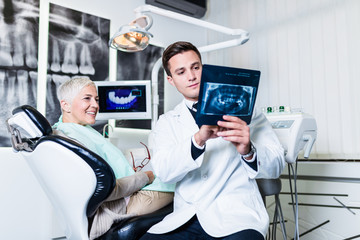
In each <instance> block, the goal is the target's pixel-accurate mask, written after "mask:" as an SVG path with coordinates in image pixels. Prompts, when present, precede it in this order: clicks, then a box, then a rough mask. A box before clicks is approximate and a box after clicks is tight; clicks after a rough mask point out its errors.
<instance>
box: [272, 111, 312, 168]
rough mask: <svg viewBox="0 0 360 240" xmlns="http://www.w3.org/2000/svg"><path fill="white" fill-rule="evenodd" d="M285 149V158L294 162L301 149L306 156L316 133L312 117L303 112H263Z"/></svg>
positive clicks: (289, 161)
mask: <svg viewBox="0 0 360 240" xmlns="http://www.w3.org/2000/svg"><path fill="white" fill-rule="evenodd" d="M265 116H266V118H267V119H268V120H269V121H270V123H271V125H272V128H273V129H274V131H275V133H276V135H277V136H278V138H279V140H280V143H281V144H282V145H283V147H284V149H285V160H286V162H288V163H294V162H295V161H296V159H297V157H298V155H299V153H300V151H301V150H304V158H308V157H309V155H310V152H311V149H312V147H313V145H314V142H315V140H316V135H317V126H316V121H315V119H314V117H312V116H311V115H309V114H306V113H303V112H291V111H290V112H275V113H265Z"/></svg>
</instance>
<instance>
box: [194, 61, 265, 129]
mask: <svg viewBox="0 0 360 240" xmlns="http://www.w3.org/2000/svg"><path fill="white" fill-rule="evenodd" d="M259 80H260V71H257V70H250V69H241V68H231V67H223V66H214V65H207V64H205V65H204V66H203V71H202V77H201V85H200V94H199V104H198V111H197V114H196V122H197V124H198V125H216V123H217V121H218V120H221V119H222V116H223V115H232V116H237V117H239V118H241V119H242V120H244V121H245V122H246V123H247V124H249V123H250V121H251V116H252V113H253V110H254V105H255V100H256V94H257V89H258V86H259Z"/></svg>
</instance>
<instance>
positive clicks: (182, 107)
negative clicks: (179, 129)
mask: <svg viewBox="0 0 360 240" xmlns="http://www.w3.org/2000/svg"><path fill="white" fill-rule="evenodd" d="M174 110H175V113H176V115H177V117H178V121H179V122H180V123H181V124H182V125H184V126H185V127H186V128H188V129H190V130H191V131H193V132H197V131H199V127H198V126H197V124H196V122H195V119H194V118H193V116H192V115H191V113H190V110H189V109H188V107H187V106H186V103H185V99H184V100H183V101H182V102H181V103H180V104H179V105H177V106H176V108H175V109H174Z"/></svg>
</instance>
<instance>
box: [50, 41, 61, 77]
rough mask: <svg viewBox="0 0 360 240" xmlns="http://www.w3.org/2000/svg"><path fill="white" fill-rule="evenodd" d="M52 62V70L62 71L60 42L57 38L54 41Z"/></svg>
mask: <svg viewBox="0 0 360 240" xmlns="http://www.w3.org/2000/svg"><path fill="white" fill-rule="evenodd" d="M52 53H53V54H52V62H51V65H50V70H51V71H53V72H60V70H61V67H60V50H59V43H58V41H57V40H53V41H52Z"/></svg>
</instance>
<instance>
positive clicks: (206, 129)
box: [194, 125, 219, 147]
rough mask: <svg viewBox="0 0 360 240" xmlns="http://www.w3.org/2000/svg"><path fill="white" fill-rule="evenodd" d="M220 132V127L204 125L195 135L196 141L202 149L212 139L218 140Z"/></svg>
mask: <svg viewBox="0 0 360 240" xmlns="http://www.w3.org/2000/svg"><path fill="white" fill-rule="evenodd" d="M218 131H219V127H218V126H213V125H202V126H201V127H200V129H199V131H198V132H197V133H195V135H194V138H195V141H196V143H197V144H198V145H199V146H201V147H202V146H204V145H205V143H206V141H207V140H209V139H211V138H217V137H218V135H217V133H218Z"/></svg>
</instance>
